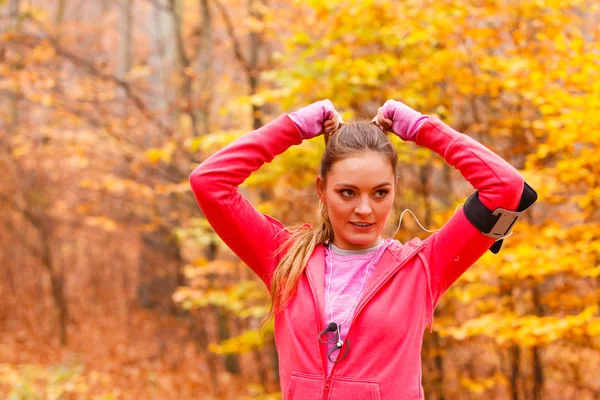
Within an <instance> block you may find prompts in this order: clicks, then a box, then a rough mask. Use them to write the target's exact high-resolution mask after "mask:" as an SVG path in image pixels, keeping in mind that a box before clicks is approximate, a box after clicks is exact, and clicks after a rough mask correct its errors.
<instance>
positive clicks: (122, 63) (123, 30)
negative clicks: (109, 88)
mask: <svg viewBox="0 0 600 400" xmlns="http://www.w3.org/2000/svg"><path fill="white" fill-rule="evenodd" d="M131 20H132V4H131V0H121V24H120V32H119V33H120V35H119V36H120V40H119V55H118V57H117V71H116V72H117V78H118V79H119V80H121V81H124V80H125V79H126V77H127V73H128V72H129V70H130V69H131V25H132V24H131ZM117 97H118V98H119V100H120V102H122V105H123V109H122V110H121V111H122V115H123V116H125V115H126V114H127V109H126V101H127V93H126V92H125V89H124V88H123V87H119V88H118V89H117Z"/></svg>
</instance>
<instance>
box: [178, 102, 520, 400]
mask: <svg viewBox="0 0 600 400" xmlns="http://www.w3.org/2000/svg"><path fill="white" fill-rule="evenodd" d="M301 141H302V138H301V136H300V133H299V132H298V130H297V129H296V126H295V125H294V123H293V122H292V120H291V119H290V118H289V117H288V116H287V115H286V114H283V115H281V116H279V117H278V118H277V119H275V120H274V121H272V122H270V123H268V124H266V125H265V126H263V127H261V128H260V129H257V130H255V131H252V132H249V133H247V134H246V135H244V136H242V137H241V138H239V139H237V140H235V141H234V142H232V143H231V144H229V145H228V146H226V147H225V148H223V149H222V150H220V151H218V152H217V153H215V154H213V155H212V156H211V157H209V158H208V159H207V160H206V161H204V162H203V163H202V164H200V165H199V166H198V167H197V168H196V169H195V170H194V171H193V172H192V173H191V175H190V183H191V186H192V190H193V193H194V196H195V198H196V201H197V202H198V204H199V206H200V208H201V209H202V211H203V213H204V215H205V217H206V218H207V220H208V221H209V223H210V224H211V226H212V227H213V229H214V230H215V232H216V233H217V234H218V235H219V236H220V237H221V238H222V239H223V241H224V242H225V243H226V244H227V245H228V246H229V247H230V248H231V249H232V250H233V251H234V252H235V253H236V254H237V255H238V256H239V257H240V258H241V259H242V260H243V261H244V262H245V263H246V264H247V265H248V266H249V267H250V268H252V270H253V271H254V272H255V273H256V274H257V275H258V276H259V277H260V278H261V279H262V280H263V282H264V283H265V284H266V286H267V288H269V289H270V286H271V278H272V275H273V271H274V269H275V267H276V266H277V263H278V261H279V259H280V256H278V255H275V256H272V255H273V254H274V252H275V250H276V249H277V248H278V247H279V245H280V244H281V243H282V241H283V240H285V238H286V237H287V236H288V235H289V234H290V231H289V230H288V229H286V228H285V226H284V225H283V224H282V223H281V222H279V221H278V220H276V219H274V218H272V217H270V216H268V215H265V214H262V213H260V212H258V211H256V209H255V208H254V207H253V206H252V205H251V204H250V203H249V202H248V201H247V200H246V199H245V198H244V197H243V196H242V195H241V194H240V193H239V192H238V190H237V189H238V186H239V185H240V184H241V183H242V182H243V181H244V180H245V179H246V178H247V177H248V176H250V174H251V173H252V172H254V171H256V170H258V169H259V168H260V167H261V166H262V165H263V164H264V163H266V162H270V161H271V160H272V159H273V158H274V157H275V156H276V155H278V154H281V153H283V152H284V151H285V150H287V149H288V148H289V147H290V146H292V145H297V144H300V143H301ZM416 143H417V144H418V145H420V146H425V147H427V148H429V149H431V150H432V151H434V152H436V153H438V154H439V155H440V156H442V157H443V158H444V160H445V161H446V162H447V163H448V164H450V165H452V166H453V167H455V168H457V169H458V170H459V171H460V172H461V174H462V175H463V176H464V177H465V179H467V180H468V181H469V182H470V183H471V185H472V186H473V187H474V188H475V189H477V190H479V197H480V199H481V201H482V203H483V204H484V205H485V206H487V208H488V209H490V210H494V209H496V208H498V207H502V208H505V209H508V210H515V209H516V208H517V206H518V203H519V201H520V199H521V193H522V191H523V185H524V182H523V178H522V176H521V175H520V173H519V172H518V171H517V170H516V169H515V168H513V167H512V166H511V165H510V164H508V163H507V162H506V161H504V160H503V159H502V158H500V157H499V156H497V155H496V154H494V153H493V152H492V151H490V150H489V149H487V148H486V147H485V146H483V145H481V144H480V143H478V142H477V141H475V140H474V139H472V138H470V137H469V136H467V135H464V134H461V133H459V132H457V131H455V130H453V129H452V128H450V127H449V126H448V125H446V124H444V123H443V122H442V121H440V120H439V119H438V118H436V117H430V118H429V119H428V120H427V121H426V122H425V123H424V124H423V125H422V127H421V129H420V130H419V133H418V134H417V138H416ZM493 242H494V240H493V239H490V238H488V237H486V236H484V235H482V234H481V233H480V232H479V231H478V230H477V229H476V228H475V227H474V226H473V225H472V224H471V223H470V222H469V221H468V220H467V219H466V217H465V215H464V212H463V210H462V209H460V210H459V211H458V212H457V213H456V214H455V215H454V216H453V217H452V218H451V219H450V220H449V221H448V222H447V223H446V224H445V225H444V227H443V228H442V230H440V231H438V232H436V233H434V234H432V235H431V236H429V237H428V238H427V239H426V240H423V241H422V240H420V239H418V238H415V239H413V240H411V241H409V242H407V243H404V244H402V243H400V242H399V241H396V240H395V241H394V243H393V244H392V245H390V246H389V247H388V248H387V249H386V251H385V252H384V254H383V255H382V257H381V259H380V261H379V262H378V263H377V264H376V267H375V270H374V271H373V273H372V275H371V276H370V278H369V280H368V282H367V283H366V284H365V288H364V290H363V292H362V294H361V296H360V298H359V300H358V302H357V305H356V306H355V316H354V321H353V322H352V325H351V326H350V327H349V330H348V336H347V337H348V338H349V339H350V341H351V347H350V352H349V354H348V356H347V357H346V358H345V359H344V360H342V361H341V362H339V363H336V364H335V365H334V367H333V369H332V371H331V374H329V375H327V369H326V355H327V354H326V346H327V345H325V344H321V343H320V342H319V341H318V340H317V335H318V333H319V332H320V331H321V330H322V329H323V328H324V326H325V323H326V321H325V316H324V315H323V314H324V313H323V309H324V286H325V277H324V271H325V260H324V248H323V245H319V246H317V247H316V248H315V251H314V252H313V254H312V256H311V258H310V260H309V262H308V264H307V266H306V269H305V271H304V273H303V274H302V276H301V277H300V279H299V281H298V288H297V293H296V295H295V297H294V298H293V299H292V301H291V302H290V304H289V305H288V307H287V308H286V309H285V310H284V311H283V312H281V313H279V314H277V315H276V317H275V341H276V345H277V350H278V356H279V371H280V384H281V390H282V394H283V399H284V400H291V399H293V400H321V399H323V400H326V399H331V400H338V399H340V400H354V399H356V400H359V399H360V400H368V399H372V400H379V399H383V400H417V399H419V400H420V399H424V394H423V388H422V385H421V346H422V341H423V334H424V330H425V327H426V325H427V324H429V325H430V327H431V325H432V323H433V310H434V308H435V306H436V304H437V302H438V300H439V299H440V297H441V296H442V294H444V293H445V292H446V290H447V289H448V288H449V287H450V285H451V284H452V283H454V282H455V281H456V280H457V279H458V278H459V277H460V276H461V275H462V274H463V273H464V272H465V271H466V270H467V268H469V267H470V266H471V265H472V264H473V263H474V262H475V261H477V259H479V258H480V257H481V256H482V255H483V254H484V253H485V252H486V251H487V250H488V249H489V247H490V246H491V245H492V244H493ZM327 322H328V321H327ZM344 346H345V345H344ZM344 350H345V349H344V348H342V349H341V351H340V353H342V354H343V353H344Z"/></svg>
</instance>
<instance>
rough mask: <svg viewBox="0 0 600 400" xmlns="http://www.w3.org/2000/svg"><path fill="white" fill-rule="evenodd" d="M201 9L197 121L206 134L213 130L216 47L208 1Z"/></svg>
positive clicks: (201, 4)
mask: <svg viewBox="0 0 600 400" xmlns="http://www.w3.org/2000/svg"><path fill="white" fill-rule="evenodd" d="M200 9H201V13H202V40H201V43H200V50H199V52H198V59H199V64H200V73H201V74H202V75H201V76H202V77H201V80H200V93H199V95H198V99H199V102H198V111H197V115H198V116H197V119H199V120H200V122H201V124H202V129H201V132H202V133H204V134H206V133H209V132H210V130H211V128H210V122H211V120H210V112H211V106H212V100H213V87H214V79H215V74H214V67H213V58H214V47H213V43H212V29H213V28H212V13H211V9H210V3H209V2H208V0H200Z"/></svg>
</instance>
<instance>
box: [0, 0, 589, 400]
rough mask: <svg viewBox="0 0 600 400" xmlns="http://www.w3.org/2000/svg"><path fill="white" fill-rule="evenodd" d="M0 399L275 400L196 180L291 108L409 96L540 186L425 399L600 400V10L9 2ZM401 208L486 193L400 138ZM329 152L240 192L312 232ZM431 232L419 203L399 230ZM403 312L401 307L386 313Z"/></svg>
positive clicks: (377, 3) (311, 153)
mask: <svg viewBox="0 0 600 400" xmlns="http://www.w3.org/2000/svg"><path fill="white" fill-rule="evenodd" d="M0 11H1V15H2V17H1V20H0V171H1V178H0V398H2V399H11V400H17V399H18V400H34V399H35V400H37V399H86V400H87V399H89V400H101V399H102V400H109V399H110V400H114V399H123V400H125V399H165V400H167V399H168V400H171V399H173V400H175V399H278V398H280V395H279V394H278V392H279V377H278V374H277V370H278V365H277V356H276V352H275V347H274V343H273V334H272V324H270V325H268V326H267V328H266V329H265V330H263V331H262V332H259V331H258V324H259V321H260V319H261V318H262V317H263V316H264V315H265V314H266V311H267V305H268V294H267V291H266V289H265V287H264V285H262V283H261V282H260V281H259V280H258V279H257V278H256V277H255V276H254V275H253V273H252V271H251V270H250V269H249V268H248V267H246V266H245V265H243V264H241V262H240V261H239V259H237V258H236V257H235V256H234V255H233V254H232V253H231V252H230V250H229V249H228V248H227V247H226V246H224V245H223V243H222V242H221V241H220V240H219V238H218V237H216V236H215V235H214V233H213V232H212V231H211V229H210V226H209V225H208V224H207V222H206V220H204V219H203V216H202V213H201V211H200V210H199V208H198V206H197V205H196V203H195V201H194V199H193V196H192V194H191V191H190V187H189V184H188V176H189V174H190V172H191V171H192V170H193V169H194V168H195V166H196V165H198V163H200V162H202V160H204V159H206V158H207V157H208V156H210V155H211V154H212V153H214V152H215V151H217V150H218V149H219V148H222V147H223V146H224V145H226V144H227V143H229V142H231V141H232V140H234V139H235V138H237V137H239V136H240V135H242V134H243V133H245V132H248V131H250V130H252V129H255V128H258V127H260V126H262V125H264V124H266V123H268V122H269V121H271V120H273V119H274V118H275V117H277V116H278V115H280V114H281V113H284V112H291V111H294V110H296V109H298V108H300V107H302V106H304V105H307V104H309V103H311V102H313V101H316V100H321V99H324V98H329V99H331V100H332V101H333V103H334V105H335V106H336V108H337V109H338V110H339V111H340V112H341V113H342V115H343V117H344V119H345V120H350V119H363V118H365V119H371V118H372V117H373V116H374V115H375V114H376V112H377V108H378V107H379V106H381V105H382V104H383V103H384V102H385V100H387V99H389V98H393V99H396V100H401V101H403V102H405V103H406V104H408V105H409V106H411V107H412V108H414V109H416V110H418V111H420V112H422V113H424V114H428V115H435V116H438V117H439V118H440V119H442V120H443V121H444V122H446V123H447V124H449V125H450V126H452V127H453V128H455V129H457V130H459V131H461V132H463V133H465V134H468V135H470V136H471V137H473V138H475V139H477V140H478V141H480V142H481V143H483V144H484V145H486V146H487V147H489V148H491V149H492V150H494V151H495V152H497V153H498V154H500V155H501V156H502V157H503V158H505V159H506V160H507V161H509V162H510V163H511V164H512V165H514V166H515V167H516V168H518V169H519V170H520V171H521V172H522V174H523V176H524V177H525V179H526V180H527V182H529V183H530V184H531V186H533V187H534V188H535V189H536V190H537V192H538V194H539V196H540V198H539V201H538V202H537V203H536V204H535V205H534V206H533V207H532V208H531V209H530V210H529V211H527V212H526V214H525V216H524V217H523V218H521V219H520V220H519V222H518V223H517V224H516V226H515V233H514V234H513V235H512V237H510V238H509V239H507V240H506V241H505V243H504V246H503V249H502V251H501V252H500V253H499V254H497V255H493V254H491V253H489V252H488V253H487V254H486V255H485V256H484V257H483V258H482V259H481V260H480V261H479V262H478V263H477V264H476V265H474V266H473V267H471V268H470V269H469V270H468V271H467V273H466V274H465V275H464V276H463V277H462V278H461V279H460V280H459V281H458V282H457V283H456V284H455V285H454V286H453V287H452V288H451V289H450V290H449V292H447V293H446V295H445V296H444V297H443V298H442V300H441V303H440V304H439V305H438V307H437V309H436V314H435V322H434V332H433V333H432V334H430V333H429V332H428V331H427V332H426V333H425V339H424V340H425V342H424V344H423V352H422V357H423V361H422V362H423V386H424V388H425V393H426V396H427V399H436V400H442V399H445V400H448V399H458V400H469V399H507V400H508V399H511V400H540V399H579V400H587V399H600V312H599V310H598V305H599V303H600V287H599V285H600V261H599V260H600V240H599V239H600V222H599V221H600V212H599V208H598V206H599V203H600V185H599V181H600V149H599V144H600V41H599V39H600V3H598V2H593V1H587V0H560V1H557V0H521V1H513V0H503V1H493V0H477V1H475V0H473V1H445V0H444V1H440V0H437V1H432V0H427V1H416V0H404V1H386V0H362V1H348V0H345V1H342V0H331V1H318V0H302V1H301V0H289V1H273V0H244V1H240V0H94V1H90V0H87V1H85V0H54V1H50V0H46V1H41V0H0ZM392 140H394V143H395V144H396V145H397V147H398V151H399V154H400V159H401V164H402V166H401V184H400V186H399V189H398V192H397V196H396V203H395V206H394V211H393V213H392V216H391V218H390V224H389V229H387V231H386V235H387V236H388V237H389V235H391V234H392V233H393V232H394V231H395V228H396V225H397V223H398V217H399V215H400V212H401V211H402V210H403V209H404V208H410V209H411V210H413V211H414V212H415V213H416V215H417V216H418V217H419V220H420V221H421V222H422V223H423V224H424V225H425V227H427V228H429V229H436V228H439V227H441V226H442V225H443V224H444V222H445V221H446V220H447V219H448V218H450V216H451V215H452V213H453V212H454V209H455V208H456V206H457V205H459V204H460V203H463V202H464V201H465V199H466V198H467V197H468V196H469V195H470V194H471V193H472V191H473V189H472V187H471V186H470V185H469V184H468V183H467V182H465V181H464V179H463V178H462V176H461V175H460V174H459V173H458V172H457V171H456V170H454V169H453V168H451V167H448V166H447V165H446V164H445V163H444V161H443V160H442V159H441V158H440V157H439V156H437V155H435V154H432V153H431V152H430V151H429V150H425V149H421V148H418V147H417V146H416V145H414V144H413V143H402V142H401V141H400V140H399V139H397V138H395V137H394V138H393V139H392ZM323 148H324V144H323V141H322V140H321V139H315V140H311V141H307V142H306V143H303V144H302V145H301V146H295V147H294V148H292V149H290V150H289V151H287V152H286V153H285V154H283V155H281V156H279V157H277V158H276V160H275V161H274V162H273V163H271V164H269V165H266V166H265V167H263V168H262V169H261V170H260V171H259V172H257V173H256V174H254V175H252V177H251V178H250V179H248V181H247V182H246V183H245V184H244V185H243V187H242V188H241V189H240V190H241V191H242V192H243V193H244V195H245V196H247V197H248V198H249V199H250V200H251V201H252V203H253V204H254V205H255V206H256V207H257V208H258V209H259V210H260V211H263V212H266V213H269V214H271V215H273V216H274V217H276V218H278V219H280V220H281V221H283V222H284V223H286V224H288V225H295V224H298V223H301V222H309V223H310V222H313V221H315V212H316V204H317V197H316V193H315V190H314V187H313V185H314V177H315V176H316V174H317V172H318V164H319V160H320V155H321V153H322V151H323ZM415 236H419V237H421V238H425V237H427V236H428V234H427V233H426V232H423V231H421V230H420V228H419V227H418V225H417V224H416V223H415V221H414V219H413V218H412V217H410V216H408V215H405V218H404V220H403V223H402V227H401V229H400V230H399V232H398V234H397V235H396V238H397V239H398V240H400V241H403V242H404V241H407V240H409V239H411V238H412V237H415ZM398 323H402V321H398Z"/></svg>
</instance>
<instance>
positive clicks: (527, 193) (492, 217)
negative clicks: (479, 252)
mask: <svg viewBox="0 0 600 400" xmlns="http://www.w3.org/2000/svg"><path fill="white" fill-rule="evenodd" d="M537 197H538V195H537V193H536V191H535V190H533V188H532V187H531V186H529V185H528V184H527V182H525V185H523V193H522V194H521V201H520V202H519V207H518V208H517V211H510V210H506V209H504V208H497V209H495V210H494V211H490V210H488V208H487V207H486V206H484V205H483V204H482V203H481V200H479V192H478V191H477V190H476V191H475V193H473V194H472V195H471V196H469V198H468V199H467V201H466V202H465V205H464V207H463V209H464V212H465V216H466V217H467V219H468V220H469V221H470V222H471V223H472V224H473V225H474V226H475V227H476V228H477V229H479V230H480V231H481V233H482V234H483V235H485V236H487V237H491V238H493V239H498V238H503V237H504V236H506V235H507V234H508V233H509V231H510V228H512V226H513V225H514V223H515V222H517V219H518V218H519V217H520V216H521V214H522V213H523V211H525V210H527V209H528V208H529V207H530V206H531V205H532V204H533V203H535V202H536V200H537ZM503 240H504V239H500V240H496V242H494V244H493V245H492V246H491V247H490V251H491V252H492V253H494V254H497V253H498V252H499V251H500V248H501V247H502V242H503Z"/></svg>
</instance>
